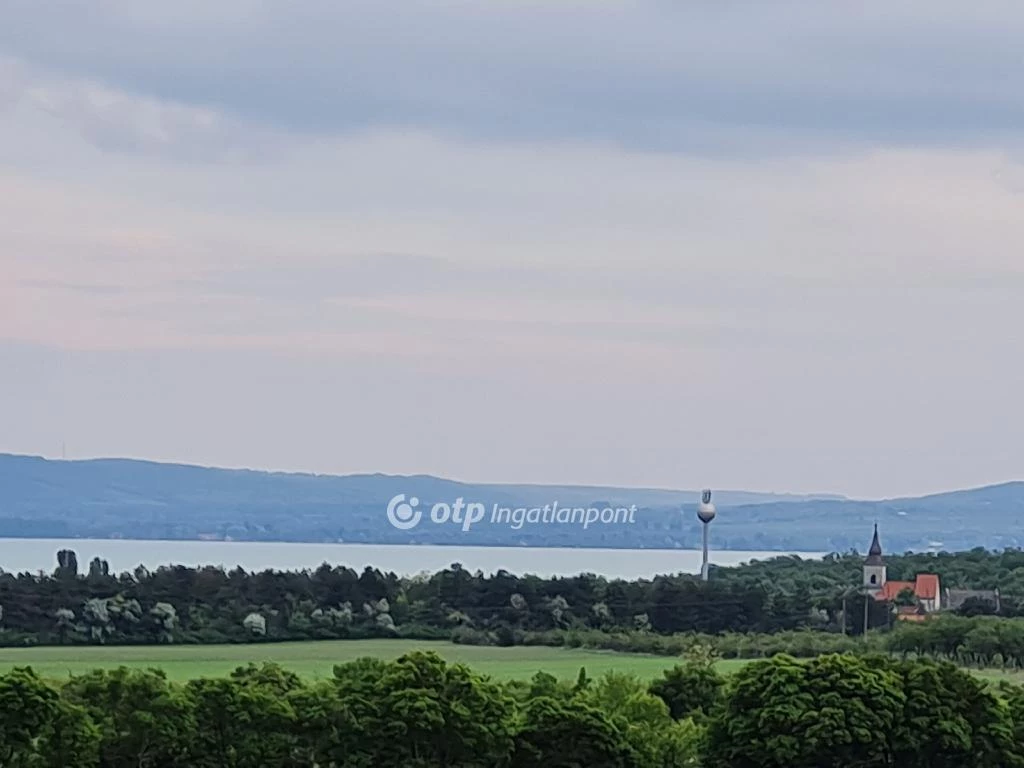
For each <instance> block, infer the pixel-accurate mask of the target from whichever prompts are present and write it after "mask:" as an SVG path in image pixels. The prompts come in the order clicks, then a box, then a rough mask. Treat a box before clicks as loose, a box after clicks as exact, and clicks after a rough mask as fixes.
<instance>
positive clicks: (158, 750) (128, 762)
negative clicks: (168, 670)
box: [64, 667, 195, 768]
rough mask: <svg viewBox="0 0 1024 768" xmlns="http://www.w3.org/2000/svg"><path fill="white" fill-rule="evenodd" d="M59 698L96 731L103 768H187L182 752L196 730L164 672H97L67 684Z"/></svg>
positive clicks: (187, 706) (189, 709)
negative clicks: (77, 710) (82, 713)
mask: <svg viewBox="0 0 1024 768" xmlns="http://www.w3.org/2000/svg"><path fill="white" fill-rule="evenodd" d="M64 696H65V698H66V700H67V701H68V702H69V703H71V704H73V705H77V706H78V707H81V708H82V709H84V710H85V711H86V713H87V714H88V715H89V717H90V719H91V720H92V722H94V723H95V724H96V725H97V726H98V727H99V731H100V734H101V738H100V743H99V753H100V758H101V762H102V765H103V766H104V768H176V767H177V766H182V767H184V766H188V765H190V763H189V762H188V761H187V759H186V758H187V755H186V754H185V746H186V745H187V744H189V743H190V742H191V740H192V733H193V731H194V729H195V720H194V718H193V714H192V707H191V704H190V702H189V701H188V699H186V698H185V696H184V695H183V692H182V691H181V690H180V689H179V688H178V687H177V686H174V685H173V684H171V683H170V682H168V680H167V678H166V677H165V676H164V674H163V672H160V671H156V670H133V669H128V668H125V667H121V668H119V669H114V670H109V671H108V670H97V671H94V672H90V673H89V674H86V675H81V676H78V677H73V678H71V680H69V681H68V682H67V683H65V685H64Z"/></svg>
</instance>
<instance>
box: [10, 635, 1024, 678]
mask: <svg viewBox="0 0 1024 768" xmlns="http://www.w3.org/2000/svg"><path fill="white" fill-rule="evenodd" d="M416 649H420V650H429V651H435V652H437V653H438V654H440V655H441V656H443V657H444V658H445V659H447V660H448V661H453V662H456V661H457V662H462V663H464V664H468V665H470V666H471V667H473V668H474V669H476V670H478V671H479V672H482V673H484V674H488V675H491V676H492V677H495V678H498V679H503V680H526V679H528V678H530V677H532V676H533V675H534V673H536V672H540V671H543V672H547V673H548V674H551V675H555V676H556V677H560V678H563V679H569V680H571V679H575V677H576V675H577V674H578V673H579V670H580V667H586V669H587V673H588V674H589V675H590V676H592V677H597V676H600V675H602V674H604V673H605V672H609V671H613V670H614V671H616V672H632V673H635V674H637V675H640V676H641V677H643V678H648V679H654V678H656V677H658V676H660V675H661V673H662V671H663V670H665V669H668V668H669V667H672V666H673V665H675V664H678V663H679V661H680V660H679V659H676V658H672V657H666V656H645V655H641V654H631V653H612V652H608V651H585V650H568V649H563V648H543V647H522V646H520V647H516V648H490V647H484V646H473V645H454V644H453V643H447V642H427V641H417V640H336V641H319V642H309V643H259V644H252V645H161V646H135V647H103V646H87V647H82V646H77V647H50V648H0V674H2V673H4V672H7V671H9V670H10V669H12V668H13V667H24V666H30V667H32V668H33V669H35V670H36V671H37V672H38V673H39V674H40V675H43V676H44V677H48V678H51V679H60V678H66V677H68V676H69V675H73V674H81V673H83V672H88V671H90V670H93V669H100V668H114V667H119V666H126V667H136V668H141V669H146V668H150V667H153V668H158V669H162V670H164V672H166V673H167V676H168V677H169V678H171V679H172V680H190V679H192V678H197V677H218V676H222V675H227V674H228V673H230V672H231V671H232V670H234V669H235V668H236V667H239V666H242V665H245V664H247V663H249V662H250V661H252V662H257V663H258V662H262V661H275V662H277V663H278V664H281V665H282V666H283V667H285V668H287V669H290V670H292V671H293V672H295V673H297V674H299V675H302V676H303V677H305V678H308V679H322V678H327V677H330V676H331V671H332V669H333V667H334V665H335V664H341V663H344V662H346V661H352V660H353V659H357V658H360V657H363V656H374V657H377V658H382V659H394V658H396V657H398V656H401V655H402V654H403V653H406V652H408V651H411V650H416ZM746 663H748V662H747V661H745V660H732V659H730V660H726V661H721V662H719V669H720V670H721V671H722V672H725V673H728V672H732V671H735V670H737V669H739V668H740V667H741V666H743V665H744V664H746ZM973 671H974V672H975V674H977V675H980V676H981V677H984V678H985V679H987V680H992V681H998V680H1011V681H1013V682H1017V683H1020V682H1024V673H1021V672H1003V671H1000V670H973Z"/></svg>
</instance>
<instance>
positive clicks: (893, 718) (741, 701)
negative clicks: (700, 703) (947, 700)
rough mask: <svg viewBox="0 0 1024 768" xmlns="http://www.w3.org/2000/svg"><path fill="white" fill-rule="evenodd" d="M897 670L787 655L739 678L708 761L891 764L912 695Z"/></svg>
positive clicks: (810, 766) (799, 767) (720, 714)
mask: <svg viewBox="0 0 1024 768" xmlns="http://www.w3.org/2000/svg"><path fill="white" fill-rule="evenodd" d="M900 682H901V681H900V678H899V676H898V675H897V674H895V673H894V672H893V671H891V670H889V669H885V668H878V667H877V666H876V665H870V664H868V663H867V662H865V661H864V660H863V659H861V658H857V657H854V656H838V655H831V656H822V657H819V658H817V659H814V660H812V661H809V662H799V661H797V660H796V659H793V658H791V657H789V656H776V657H775V658H773V659H771V660H768V661H762V662H755V663H753V664H749V665H747V666H746V667H744V668H743V669H741V670H740V671H739V672H737V673H736V674H735V676H734V678H733V680H732V681H731V685H730V686H729V691H728V695H727V697H726V700H725V702H724V704H723V706H721V707H719V708H718V709H717V710H716V712H715V714H714V716H713V717H712V719H711V723H710V729H709V745H708V746H709V756H710V762H711V764H713V765H716V766H721V767H722V768H848V767H849V766H863V767H864V768H868V767H869V766H885V765H890V764H891V763H890V762H889V754H890V749H891V747H890V741H889V740H890V734H891V733H892V731H893V730H894V728H896V726H897V725H898V724H899V723H900V722H901V718H902V715H903V708H904V706H905V704H906V696H905V695H904V693H903V690H902V688H901V685H900Z"/></svg>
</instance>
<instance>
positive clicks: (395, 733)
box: [373, 651, 513, 768]
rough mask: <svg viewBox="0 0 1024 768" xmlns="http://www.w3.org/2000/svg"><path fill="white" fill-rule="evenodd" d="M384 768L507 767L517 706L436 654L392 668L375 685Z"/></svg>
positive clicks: (496, 688) (409, 658)
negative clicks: (423, 767)
mask: <svg viewBox="0 0 1024 768" xmlns="http://www.w3.org/2000/svg"><path fill="white" fill-rule="evenodd" d="M374 694H375V698H376V701H377V711H376V717H375V722H374V724H373V730H374V732H376V733H377V734H379V738H380V739H382V740H383V742H384V743H386V744H387V745H388V749H387V750H386V752H385V751H384V750H381V753H380V754H379V759H380V761H381V762H379V763H378V764H379V765H381V766H384V765H389V766H395V768H405V767H406V766H418V765H423V766H434V765H443V766H447V767H449V768H458V767H459V766H465V767H466V768H469V767H470V766H477V765H501V764H502V763H504V762H505V761H506V760H507V759H508V757H509V755H510V754H511V752H512V747H513V740H512V734H513V726H512V715H513V702H512V700H511V699H510V698H509V697H508V696H506V695H505V692H504V691H503V690H502V688H501V686H499V685H498V684H496V683H494V682H492V681H491V680H489V679H487V678H484V677H480V676H479V675H477V674H475V673H474V672H472V671H471V670H470V669H469V668H468V667H465V666H463V665H461V664H447V663H445V661H444V660H443V659H442V658H441V657H440V656H438V655H437V654H435V653H424V652H419V651H417V652H413V653H410V654H407V655H405V656H402V657H401V658H399V659H397V660H396V661H394V662H393V663H391V664H389V665H388V666H387V667H386V669H385V671H384V674H383V675H382V676H381V677H380V678H379V680H378V681H377V683H376V684H375V685H374Z"/></svg>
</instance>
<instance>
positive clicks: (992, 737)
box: [868, 657, 1024, 768]
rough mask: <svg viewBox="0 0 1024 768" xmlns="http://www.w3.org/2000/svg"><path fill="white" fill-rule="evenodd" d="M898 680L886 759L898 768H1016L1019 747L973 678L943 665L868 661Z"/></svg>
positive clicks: (1005, 711) (998, 707)
mask: <svg viewBox="0 0 1024 768" xmlns="http://www.w3.org/2000/svg"><path fill="white" fill-rule="evenodd" d="M868 663H871V664H873V666H875V667H876V668H882V669H888V670H891V672H892V673H894V674H896V675H898V676H899V678H900V682H901V687H902V689H903V693H904V696H905V698H906V705H905V707H904V711H903V716H902V718H901V719H900V721H899V723H898V724H897V726H896V728H894V729H893V731H892V737H891V738H892V755H893V760H894V764H895V765H898V766H900V768H960V766H968V765H969V766H971V767H972V768H1004V767H1006V766H1020V765H1022V764H1024V762H1022V756H1024V751H1022V750H1024V745H1021V744H1020V743H1019V742H1017V741H1016V740H1015V738H1014V723H1013V718H1012V715H1011V710H1010V707H1009V705H1008V704H1007V703H1006V702H1003V701H1000V700H999V699H998V698H997V697H996V696H995V695H993V694H992V693H991V692H989V690H988V689H987V686H986V685H985V683H983V682H982V681H980V680H978V679H977V678H975V677H974V676H973V675H971V674H969V673H967V672H964V671H963V670H960V669H957V668H956V667H955V666H954V665H953V664H951V663H949V662H936V661H931V660H929V659H915V660H913V661H895V660H893V659H890V658H888V657H879V658H876V659H872V660H870V661H869V662H868Z"/></svg>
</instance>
